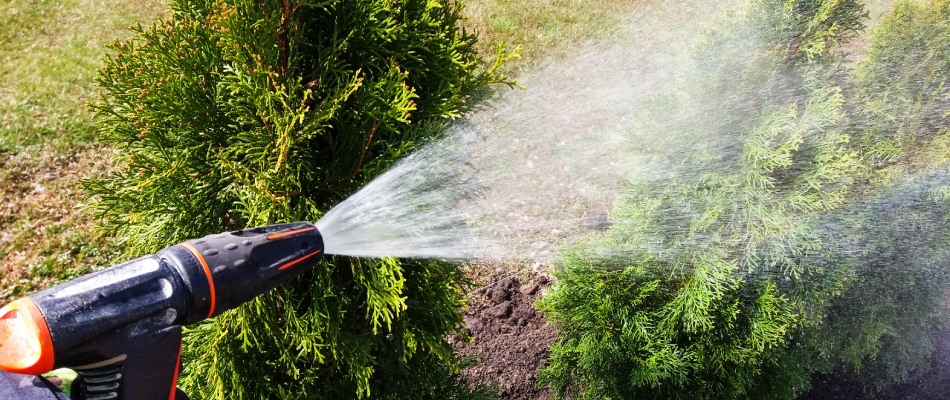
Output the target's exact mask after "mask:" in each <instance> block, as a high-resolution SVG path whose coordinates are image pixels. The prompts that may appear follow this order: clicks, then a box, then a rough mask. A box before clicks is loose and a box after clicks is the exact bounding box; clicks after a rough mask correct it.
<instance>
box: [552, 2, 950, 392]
mask: <svg viewBox="0 0 950 400" xmlns="http://www.w3.org/2000/svg"><path fill="white" fill-rule="evenodd" d="M864 15H865V13H864V12H863V9H862V7H861V5H860V3H857V2H854V1H784V2H783V1H769V0H761V1H759V0H756V1H752V2H751V8H749V9H746V10H743V11H742V12H737V13H735V18H734V19H733V20H730V21H728V28H724V29H722V30H719V31H713V32H710V33H709V36H708V37H707V38H706V40H705V41H704V42H703V45H702V46H700V47H699V48H698V49H697V50H696V52H695V56H694V62H695V65H694V66H693V68H692V69H691V70H690V71H688V72H687V73H686V75H687V76H686V77H684V78H683V82H686V84H687V86H686V87H689V88H691V89H687V90H681V91H680V92H677V93H672V94H661V95H659V96H658V98H657V99H656V101H654V102H653V103H651V107H649V109H647V110H644V111H643V112H642V113H643V115H642V116H641V117H640V118H635V119H634V120H635V124H636V126H635V127H634V129H637V130H638V131H646V132H653V131H657V130H658V129H665V130H664V131H662V132H664V135H666V136H667V137H671V138H672V139H670V141H674V142H676V143H677V145H676V147H677V148H684V149H687V151H686V152H684V153H682V154H680V153H677V154H675V155H674V156H675V157H678V158H679V160H681V163H680V164H677V163H675V162H673V163H670V165H673V166H674V167H675V168H676V171H677V173H676V174H672V176H674V178H673V179H669V180H664V181H662V182H632V183H631V184H630V185H629V187H628V189H627V191H626V193H625V194H624V196H623V197H622V198H621V200H620V202H619V205H618V206H617V208H616V209H615V210H614V212H613V214H612V215H611V220H612V222H613V225H612V226H611V228H610V229H609V230H607V231H606V232H604V233H603V234H600V235H598V236H595V237H592V238H590V239H589V240H588V241H586V242H583V243H580V244H578V245H576V246H573V247H572V248H570V249H569V250H567V251H565V252H564V253H563V254H562V259H561V261H560V262H559V264H558V266H557V269H556V271H555V274H556V276H557V278H558V282H557V284H556V285H555V287H554V288H553V290H552V292H551V294H550V295H549V296H548V297H547V298H545V299H544V300H543V301H542V302H541V303H540V304H539V307H540V308H541V309H542V310H543V311H545V313H546V314H547V316H548V317H549V318H550V320H551V321H552V322H553V323H554V324H555V325H556V326H557V328H558V330H559V340H558V342H557V343H556V344H555V345H554V346H553V347H552V358H551V361H550V363H549V365H548V366H547V367H546V368H545V370H544V371H543V374H542V376H541V380H542V382H543V383H544V384H547V385H549V386H551V387H552V388H553V389H554V390H555V393H556V394H557V395H558V396H559V397H561V398H567V397H573V398H587V399H602V398H612V399H623V398H661V399H793V398H795V396H797V395H798V394H800V393H801V392H802V390H804V389H806V388H807V387H808V386H809V385H810V378H811V376H812V375H813V374H816V373H831V374H838V375H840V376H846V377H847V378H848V379H849V380H858V381H862V382H865V383H866V385H867V387H868V389H869V390H871V391H873V390H874V389H875V388H880V387H881V386H884V385H887V384H889V383H895V382H903V381H907V380H908V379H910V378H912V377H914V376H915V374H919V373H921V372H922V371H924V370H925V369H926V368H927V365H928V363H929V357H930V356H931V353H932V351H933V343H932V339H931V334H932V333H933V332H934V331H935V330H936V329H938V328H941V327H944V326H946V324H947V322H948V321H950V320H948V318H950V316H948V315H947V311H946V309H945V307H946V305H945V300H946V296H947V287H948V286H950V271H948V270H947V269H946V267H945V266H946V264H947V262H948V261H950V253H948V251H947V248H946V245H945V243H946V242H947V241H948V240H950V229H948V226H950V225H948V222H950V208H948V206H950V203H948V202H947V199H948V197H947V193H950V189H948V188H950V186H948V183H950V181H948V178H947V176H948V170H947V166H948V165H950V163H948V161H950V146H948V144H950V142H948V138H950V130H948V127H950V120H948V117H950V92H948V85H947V77H948V76H950V61H948V60H950V50H948V46H950V41H948V40H947V38H948V37H950V36H948V35H950V29H948V27H950V2H947V1H933V2H927V3H911V2H902V3H900V4H898V5H897V6H896V9H895V12H894V14H893V15H891V16H888V17H886V18H885V19H884V20H883V21H882V23H881V25H880V27H879V28H878V29H877V30H876V31H875V32H874V33H873V35H872V36H871V42H870V44H869V52H868V56H867V59H865V60H864V61H862V62H861V63H860V64H859V65H858V67H857V68H856V70H855V73H854V74H853V79H850V80H849V78H844V77H847V76H848V74H846V73H843V72H847V71H843V70H842V69H841V67H842V64H841V63H840V62H839V61H840V60H841V58H840V54H839V53H838V52H837V51H836V49H837V48H838V46H839V43H840V42H841V41H842V40H846V39H847V38H850V37H852V36H853V35H854V34H855V31H856V30H859V29H861V28H862V27H863V22H862V18H863V16H864ZM763 88H765V90H763ZM684 93H685V94H684ZM710 103H713V105H707V104H710ZM684 107H685V108H687V109H692V108H699V107H704V108H699V109H701V110H703V111H704V112H696V113H692V114H690V115H688V116H687V117H685V118H684V117H682V116H681V115H676V117H664V115H667V114H664V113H675V112H677V110H680V109H683V108H684ZM658 120H659V121H663V123H662V124H657V122H656V121H658ZM669 120H672V121H669ZM697 127H701V129H697ZM668 143H670V142H669V141H668V142H665V143H664V145H667V146H668V145H669V144H668ZM659 154H665V153H659ZM710 171H715V172H710ZM872 395H873V394H869V396H872Z"/></svg>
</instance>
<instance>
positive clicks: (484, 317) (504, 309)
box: [460, 275, 556, 400]
mask: <svg viewBox="0 0 950 400" xmlns="http://www.w3.org/2000/svg"><path fill="white" fill-rule="evenodd" d="M548 285H550V279H549V278H547V277H545V276H543V275H539V276H538V277H536V278H534V279H532V280H531V281H530V282H528V283H526V284H523V285H522V284H520V283H519V282H518V280H516V279H514V278H506V279H503V280H500V281H498V282H495V283H494V284H492V285H490V286H488V287H487V288H485V290H483V291H482V292H480V293H479V294H477V295H476V296H474V298H473V299H472V301H471V302H470V303H469V309H468V310H466V311H465V313H464V314H465V327H466V328H468V330H469V331H470V332H471V334H472V338H473V339H474V342H473V343H470V344H467V345H464V346H463V347H461V349H460V352H461V353H462V354H463V355H467V356H473V357H475V359H476V360H477V361H478V364H477V365H475V366H473V367H471V368H469V369H467V370H465V371H464V372H463V375H464V376H465V379H467V380H468V381H469V382H473V383H475V382H479V383H491V382H494V383H497V384H498V389H499V391H500V392H501V398H502V399H506V400H507V399H512V400H539V399H546V398H548V397H547V392H548V390H546V389H539V388H537V387H536V380H535V376H536V375H537V373H538V371H539V370H540V369H541V367H542V366H544V364H545V362H546V361H547V359H548V355H549V351H548V347H549V346H550V345H551V343H552V342H554V338H555V335H556V332H555V330H554V328H553V327H551V326H550V325H548V324H547V322H546V321H545V319H544V316H543V315H542V314H541V313H540V312H538V311H537V310H535V308H534V302H535V300H537V299H538V297H540V296H541V293H542V292H543V291H544V289H545V288H547V286H548Z"/></svg>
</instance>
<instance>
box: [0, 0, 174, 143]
mask: <svg viewBox="0 0 950 400" xmlns="http://www.w3.org/2000/svg"><path fill="white" fill-rule="evenodd" d="M160 10H161V5H160V4H159V3H158V2H155V1H144V0H133V1H121V0H34V1H29V2H23V1H17V0H0V32H2V33H0V60H2V63H0V99H2V100H0V151H5V152H14V153H15V152H20V151H24V150H25V149H35V146H54V147H55V148H56V150H58V151H65V150H67V149H70V148H75V147H76V146H78V145H84V144H88V143H89V142H91V141H92V139H93V137H94V131H95V130H94V125H93V123H92V119H91V116H90V113H89V112H88V110H87V109H86V104H87V102H88V101H90V100H92V99H93V98H94V97H95V96H96V88H95V84H94V80H95V75H96V70H97V68H98V67H99V65H100V59H101V57H102V56H103V54H104V52H105V47H104V46H105V44H107V43H108V42H110V41H111V40H113V39H114V38H116V37H120V36H125V35H126V34H127V32H128V30H127V28H128V27H129V26H130V25H131V24H134V23H138V22H148V21H150V20H152V19H154V18H155V17H156V16H158V15H160V14H161V11H160ZM34 151H35V150H34Z"/></svg>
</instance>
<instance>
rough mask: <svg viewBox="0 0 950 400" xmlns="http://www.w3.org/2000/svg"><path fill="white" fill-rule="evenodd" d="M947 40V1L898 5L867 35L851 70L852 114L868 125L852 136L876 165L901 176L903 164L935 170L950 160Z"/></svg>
mask: <svg viewBox="0 0 950 400" xmlns="http://www.w3.org/2000/svg"><path fill="white" fill-rule="evenodd" d="M948 37H950V2H948V1H934V2H932V3H930V4H926V5H925V4H920V3H917V2H908V1H904V2H900V3H898V4H897V5H896V6H895V9H894V12H893V13H892V14H891V15H888V16H887V17H885V18H884V19H883V20H882V21H881V24H880V27H879V28H878V29H876V30H875V31H874V32H873V33H872V35H871V43H870V44H869V49H868V57H867V58H866V59H865V60H863V61H862V63H861V64H860V65H859V66H858V68H857V70H856V71H855V77H856V79H855V80H856V83H857V85H856V86H857V89H858V90H859V92H858V99H857V103H858V105H857V107H859V109H858V111H857V112H859V113H861V117H862V119H863V120H865V121H867V122H868V126H867V127H866V128H864V129H862V131H861V132H859V133H857V134H856V135H855V136H856V137H858V138H859V139H860V140H861V143H862V145H863V146H864V147H866V148H867V152H868V153H869V154H870V155H871V156H872V158H871V162H873V163H875V166H876V167H878V168H881V167H890V171H892V172H902V171H903V170H904V168H905V167H904V166H902V165H901V164H907V163H908V162H910V163H912V164H915V165H916V167H917V168H928V167H927V165H930V166H931V167H938V168H939V167H940V166H942V165H943V163H944V162H945V161H946V160H947V159H950V152H947V151H946V150H947V146H946V142H947V138H946V136H947V135H948V133H950V129H948V127H950V84H948V77H950V40H947V39H948ZM928 153H929V154H928ZM885 169H886V170H887V168H885ZM888 175H890V174H885V176H884V177H883V178H884V179H887V176H888Z"/></svg>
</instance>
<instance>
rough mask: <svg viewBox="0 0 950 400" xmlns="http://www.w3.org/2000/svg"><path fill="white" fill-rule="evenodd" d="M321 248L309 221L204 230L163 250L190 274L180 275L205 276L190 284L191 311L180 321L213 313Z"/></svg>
mask: <svg viewBox="0 0 950 400" xmlns="http://www.w3.org/2000/svg"><path fill="white" fill-rule="evenodd" d="M322 253H323V237H322V236H321V235H320V232H319V231H317V228H316V227H315V226H314V225H313V224H311V223H309V222H294V223H289V224H279V225H270V226H265V227H260V228H253V229H245V230H239V231H233V232H226V233H220V234H214V235H209V236H205V237H203V238H200V239H194V240H189V241H187V242H185V243H182V244H180V245H178V246H174V247H173V248H170V249H168V250H166V251H165V254H170V255H172V254H173V255H174V256H175V257H176V258H179V259H180V260H179V262H178V264H180V265H183V266H184V267H183V269H186V270H188V271H184V273H183V275H187V276H188V277H190V278H186V279H185V280H186V281H188V280H193V281H201V280H202V279H203V280H204V281H206V283H204V284H201V283H200V282H196V283H194V284H192V285H190V286H193V289H192V292H193V294H194V295H195V299H194V302H195V304H196V305H197V306H196V307H195V310H196V313H197V315H194V316H189V318H187V322H186V323H190V322H193V321H195V320H197V319H203V318H209V317H212V316H215V315H218V314H220V313H222V312H224V311H226V310H229V309H231V308H234V307H237V306H239V305H241V304H242V303H244V302H246V301H248V300H250V299H252V298H254V297H256V296H258V295H260V294H262V293H264V292H267V291H269V290H271V289H273V288H275V287H277V286H278V285H280V284H281V283H283V282H285V281H287V280H288V279H290V278H292V277H294V276H296V275H298V274H299V273H300V272H302V271H303V270H305V269H306V267H307V266H310V265H313V263H314V262H316V261H317V260H318V259H319V258H320V256H321V255H322ZM184 254H188V255H189V257H190V258H191V260H188V259H187V258H189V257H186V256H184ZM196 271H197V272H196ZM202 277H203V278H202ZM204 288H207V289H206V290H207V294H206V295H204V293H205V292H204V291H203V290H201V289H204ZM202 314H203V315H202Z"/></svg>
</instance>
